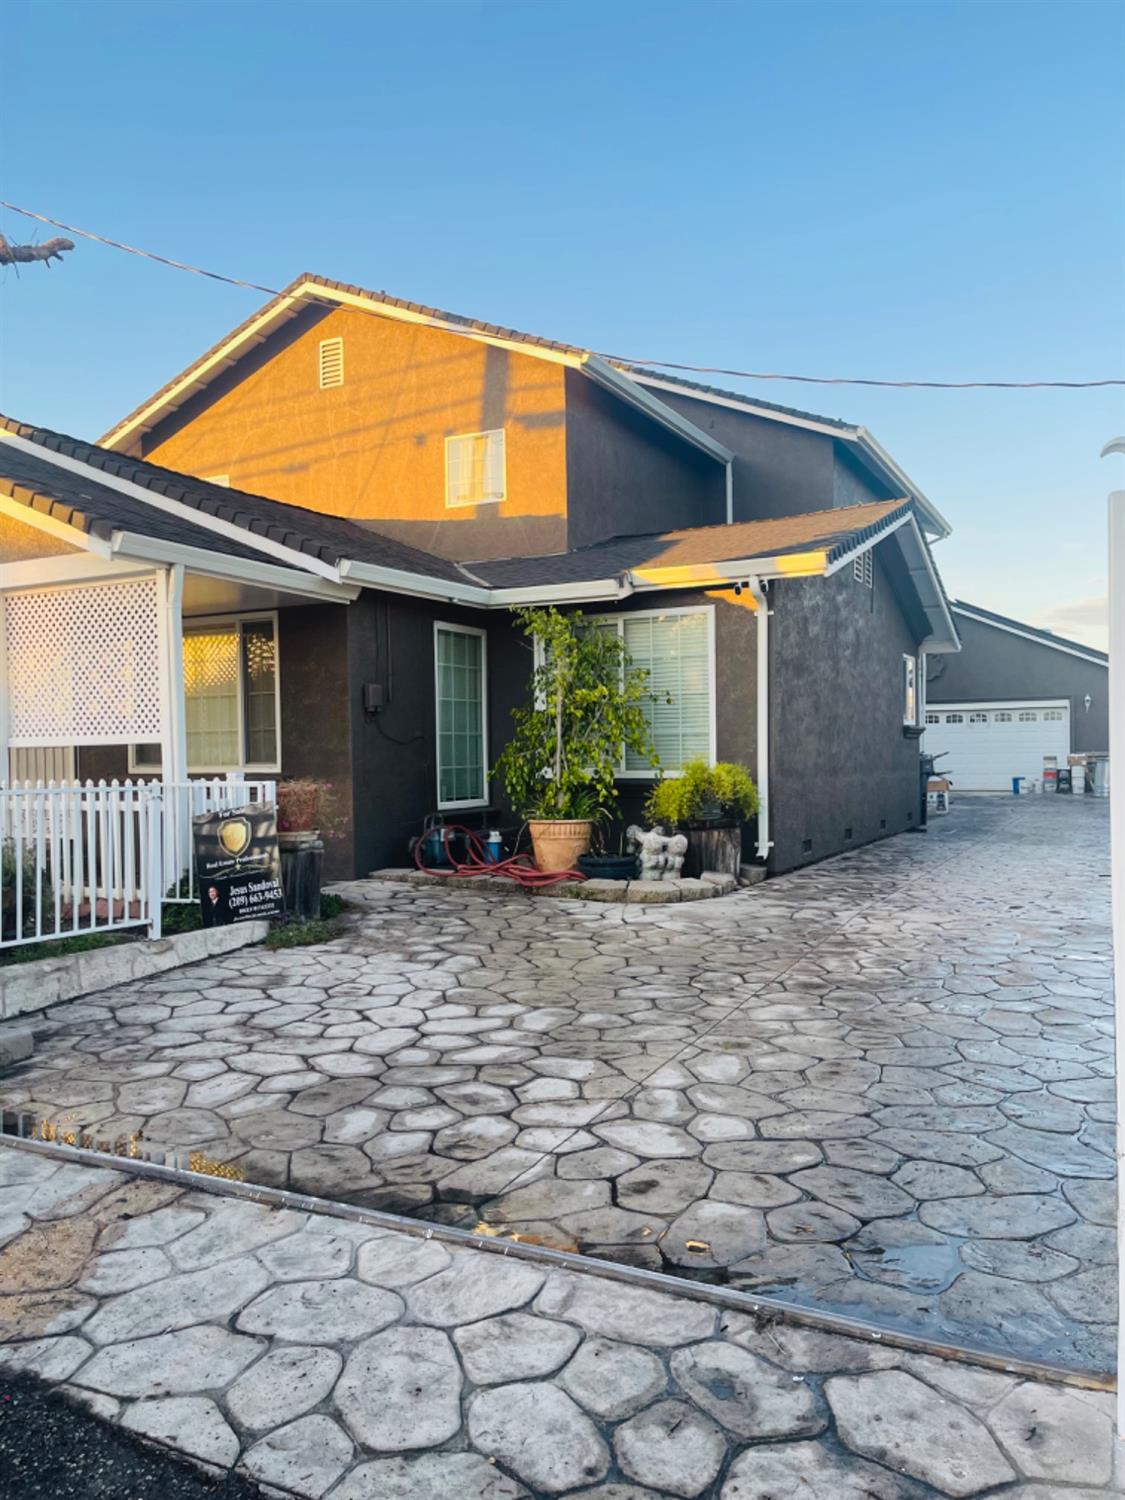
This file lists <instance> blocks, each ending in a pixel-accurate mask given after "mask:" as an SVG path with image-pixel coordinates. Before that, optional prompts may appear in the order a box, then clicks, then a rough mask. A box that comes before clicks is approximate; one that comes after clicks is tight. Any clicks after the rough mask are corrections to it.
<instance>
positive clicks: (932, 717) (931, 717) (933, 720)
mask: <svg viewBox="0 0 1125 1500" xmlns="http://www.w3.org/2000/svg"><path fill="white" fill-rule="evenodd" d="M926 723H927V724H940V723H941V714H927V715H926Z"/></svg>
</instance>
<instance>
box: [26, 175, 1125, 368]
mask: <svg viewBox="0 0 1125 1500" xmlns="http://www.w3.org/2000/svg"><path fill="white" fill-rule="evenodd" d="M0 208H7V209H10V210H11V212H12V213H16V214H22V215H23V216H24V217H25V218H28V219H38V220H39V222H40V223H41V224H51V225H53V226H54V227H55V228H56V229H65V230H66V231H67V233H68V234H77V235H80V236H81V238H82V239H86V240H93V241H94V243H95V244H98V245H107V246H108V247H109V248H110V249H111V250H123V251H125V253H126V254H128V255H137V256H140V257H141V259H142V260H151V261H155V262H156V263H157V264H158V265H162V266H170V267H171V268H172V269H173V270H174V271H189V272H190V273H191V274H192V275H193V276H205V277H207V279H208V280H210V281H221V282H224V283H225V284H226V285H227V286H236V287H241V288H243V289H244V290H246V291H251V292H262V293H264V294H265V295H266V296H267V297H282V296H284V295H285V293H284V292H283V291H281V290H279V289H278V288H277V287H270V286H263V285H262V283H261V282H257V281H243V280H241V279H240V278H239V277H237V276H224V275H223V274H222V272H220V271H208V270H206V269H204V268H203V267H202V266H193V265H190V264H188V263H187V262H186V261H182V260H173V259H172V258H171V257H170V256H167V255H158V254H156V252H155V251H153V250H142V249H140V248H139V247H138V246H136V245H126V244H124V243H122V241H121V240H114V239H110V238H108V237H107V236H106V235H102V234H95V233H94V232H93V230H91V229H79V228H78V226H77V225H75V224H65V223H64V222H63V221H62V220H61V219H52V218H51V217H50V216H49V215H48V214H39V213H35V212H34V210H32V209H30V208H20V207H19V205H18V204H15V203H8V202H7V201H6V200H5V199H3V198H0ZM306 296H307V297H308V300H309V301H313V302H317V301H320V302H323V303H325V304H326V305H328V306H331V307H333V308H335V307H336V306H337V305H338V304H337V303H336V302H335V301H333V299H332V298H330V297H324V298H318V297H317V296H316V294H315V293H307V294H306ZM352 310H353V311H356V312H359V311H365V312H371V313H373V314H374V315H375V316H376V317H378V316H385V315H383V314H379V313H378V311H377V310H376V309H375V308H364V309H361V308H354V309H352ZM449 331H450V332H453V333H460V332H462V330H461V329H457V328H451V329H450V330H449ZM463 331H464V333H465V335H466V336H470V337H471V336H472V334H473V332H474V330H472V329H465V330H463ZM599 357H600V358H602V359H606V360H609V361H610V362H611V363H613V364H619V365H631V366H641V367H644V366H649V367H653V366H655V367H658V368H659V369H662V370H680V371H682V372H685V373H689V374H693V375H725V376H727V377H728V378H729V379H736V380H787V381H793V382H797V383H799V384H801V385H863V386H881V387H885V388H891V389H895V390H930V391H974V390H990V391H1028V390H1070V391H1077V390H1092V389H1097V388H1099V387H1104V386H1119V385H1125V379H1110V380H876V379H873V378H868V377H864V376H860V375H791V374H784V373H782V372H780V371H778V370H734V369H730V368H728V367H726V366H724V365H687V364H679V363H677V362H676V361H675V360H670V359H651V358H650V359H635V358H627V357H626V356H625V355H622V354H607V353H604V352H601V351H599Z"/></svg>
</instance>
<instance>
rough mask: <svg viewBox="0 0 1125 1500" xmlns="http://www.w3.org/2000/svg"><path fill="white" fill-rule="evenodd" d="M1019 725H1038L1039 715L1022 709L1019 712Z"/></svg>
mask: <svg viewBox="0 0 1125 1500" xmlns="http://www.w3.org/2000/svg"><path fill="white" fill-rule="evenodd" d="M1020 723H1021V724H1038V723H1039V715H1038V714H1037V713H1032V712H1030V711H1029V710H1028V709H1023V710H1022V711H1021V713H1020Z"/></svg>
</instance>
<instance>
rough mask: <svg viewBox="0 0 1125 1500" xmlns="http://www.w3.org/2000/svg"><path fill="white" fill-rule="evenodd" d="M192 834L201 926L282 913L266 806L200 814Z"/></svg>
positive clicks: (271, 816)
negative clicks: (201, 916) (201, 918)
mask: <svg viewBox="0 0 1125 1500" xmlns="http://www.w3.org/2000/svg"><path fill="white" fill-rule="evenodd" d="M192 834H193V841H194V845H195V878H196V881H197V883H198V886H199V905H200V910H201V911H202V913H203V925H204V927H225V926H227V925H229V924H230V923H231V922H250V921H254V920H256V919H257V918H260V917H281V916H284V915H285V893H284V891H283V890H282V886H281V855H280V853H279V852H278V847H277V810H276V808H275V807H274V804H273V803H272V802H255V803H252V804H251V805H250V806H248V807H228V808H222V809H220V810H218V811H216V812H209V813H204V814H203V815H202V816H201V817H198V818H193V819H192Z"/></svg>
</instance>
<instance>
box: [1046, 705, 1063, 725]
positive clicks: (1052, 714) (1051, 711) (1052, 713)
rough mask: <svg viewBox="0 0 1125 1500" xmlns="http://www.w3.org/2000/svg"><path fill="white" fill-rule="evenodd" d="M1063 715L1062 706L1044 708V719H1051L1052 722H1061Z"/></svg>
mask: <svg viewBox="0 0 1125 1500" xmlns="http://www.w3.org/2000/svg"><path fill="white" fill-rule="evenodd" d="M1062 716H1063V711H1062V709H1061V708H1045V709H1044V710H1043V718H1044V721H1048V720H1049V721H1050V722H1051V723H1052V724H1061V723H1062Z"/></svg>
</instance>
